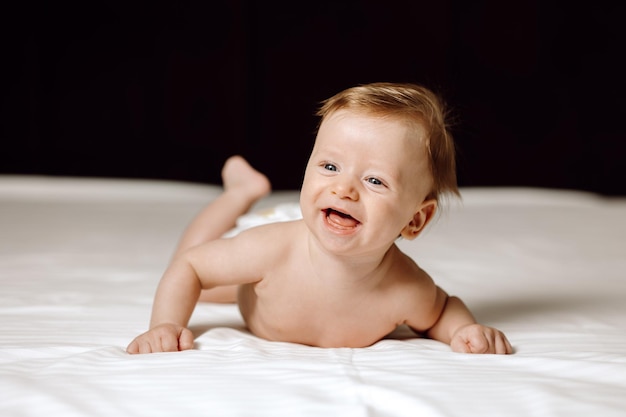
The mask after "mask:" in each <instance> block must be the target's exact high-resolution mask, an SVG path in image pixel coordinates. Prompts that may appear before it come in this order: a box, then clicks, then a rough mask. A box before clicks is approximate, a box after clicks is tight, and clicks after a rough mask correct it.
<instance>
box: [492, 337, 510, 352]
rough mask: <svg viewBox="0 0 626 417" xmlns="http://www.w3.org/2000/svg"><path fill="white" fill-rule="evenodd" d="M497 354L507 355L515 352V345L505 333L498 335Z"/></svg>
mask: <svg viewBox="0 0 626 417" xmlns="http://www.w3.org/2000/svg"><path fill="white" fill-rule="evenodd" d="M495 353H497V354H502V355H506V354H509V353H513V347H512V346H511V344H510V343H509V341H508V339H507V338H506V336H505V335H503V334H499V335H497V336H496V351H495Z"/></svg>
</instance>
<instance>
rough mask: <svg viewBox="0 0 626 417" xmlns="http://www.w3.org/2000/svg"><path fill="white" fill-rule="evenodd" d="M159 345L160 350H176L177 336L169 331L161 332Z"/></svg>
mask: <svg viewBox="0 0 626 417" xmlns="http://www.w3.org/2000/svg"><path fill="white" fill-rule="evenodd" d="M159 346H160V351H161V352H177V351H178V338H177V337H176V336H175V335H172V334H171V333H166V334H163V335H161V337H160V338H159Z"/></svg>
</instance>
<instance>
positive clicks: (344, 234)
mask: <svg viewBox="0 0 626 417" xmlns="http://www.w3.org/2000/svg"><path fill="white" fill-rule="evenodd" d="M431 187H432V177H431V174H430V169H429V165H428V156H427V151H426V145H425V131H424V130H423V128H422V127H421V126H413V125H409V124H408V123H406V122H403V121H402V120H401V119H399V118H393V117H382V116H374V115H371V114H366V113H362V112H354V111H349V110H345V109H342V110H338V111H336V112H334V113H332V114H331V115H329V116H328V117H327V118H326V119H324V121H323V122H322V125H321V126H320V129H319V132H318V134H317V138H316V141H315V146H314V148H313V151H312V152H311V156H310V159H309V162H308V164H307V167H306V171H305V176H304V181H303V184H302V190H301V194H300V205H301V207H302V214H303V218H304V221H305V222H306V224H307V226H308V227H309V230H311V233H312V235H313V236H314V237H315V238H316V240H317V241H318V242H320V244H321V245H322V247H324V248H326V249H327V250H329V251H332V252H333V253H344V252H346V253H359V254H368V253H369V252H371V251H378V252H377V253H379V251H380V250H383V251H386V250H387V249H388V248H389V247H390V246H391V245H392V244H393V242H394V241H395V240H396V239H397V237H398V236H399V235H400V234H402V235H403V236H406V237H409V238H412V237H414V236H412V237H411V236H410V235H409V234H408V231H409V230H410V229H411V228H412V227H413V228H414V227H415V216H416V215H418V217H419V215H420V213H421V212H423V211H424V207H426V206H427V207H429V209H428V210H430V209H432V212H431V213H430V214H429V215H428V216H427V217H425V218H424V220H425V221H423V222H421V224H418V225H417V227H418V228H419V229H420V230H421V229H422V228H423V226H424V224H425V223H426V222H427V221H428V220H429V219H430V217H431V216H432V213H434V208H435V207H436V203H434V201H432V200H428V201H427V200H426V196H427V195H428V194H429V192H430V190H431ZM417 223H420V221H419V220H418V222H417ZM415 236H416V234H415Z"/></svg>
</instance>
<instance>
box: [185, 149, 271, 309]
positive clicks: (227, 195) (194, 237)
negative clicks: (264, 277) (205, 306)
mask: <svg viewBox="0 0 626 417" xmlns="http://www.w3.org/2000/svg"><path fill="white" fill-rule="evenodd" d="M222 182H223V186H224V192H223V193H222V194H220V196H219V197H217V198H216V199H215V200H213V201H212V202H211V203H210V204H209V205H208V206H206V207H205V208H204V209H203V210H202V211H201V212H200V213H199V214H198V215H197V216H196V217H195V218H194V219H193V220H192V222H191V223H190V224H189V226H188V227H187V229H186V230H185V232H184V233H183V236H182V237H181V239H180V242H179V244H178V248H177V249H176V252H175V254H174V256H176V255H178V254H179V253H180V252H182V251H184V250H186V249H188V248H191V247H193V246H196V245H199V244H202V243H204V242H208V241H211V240H214V239H219V238H220V237H222V235H224V233H226V232H227V231H229V230H230V229H232V228H233V227H234V226H235V225H236V222H237V219H238V218H239V216H241V215H243V214H245V213H246V212H247V211H248V210H249V209H250V207H252V205H253V204H254V203H256V202H257V201H258V200H260V199H261V198H263V197H265V196H266V195H267V194H269V192H270V191H271V184H270V182H269V180H268V179H267V177H266V176H265V175H263V174H262V173H260V172H259V171H257V170H255V169H254V168H252V166H250V164H248V162H247V161H246V160H245V159H244V158H242V157H241V156H238V155H236V156H232V157H230V158H228V160H227V161H226V163H225V164H224V167H223V168H222ZM200 300H201V301H210V302H217V303H226V302H235V301H236V300H237V288H236V286H228V287H219V288H214V289H211V290H204V291H202V294H201V295H200Z"/></svg>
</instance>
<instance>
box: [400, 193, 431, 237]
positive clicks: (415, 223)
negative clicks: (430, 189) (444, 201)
mask: <svg viewBox="0 0 626 417" xmlns="http://www.w3.org/2000/svg"><path fill="white" fill-rule="evenodd" d="M436 211H437V200H434V199H431V200H425V201H424V202H423V203H422V204H421V205H420V206H419V209H418V211H417V212H416V213H415V214H414V215H413V219H411V221H410V222H409V224H407V225H406V226H405V227H404V229H402V231H401V232H400V235H401V236H402V237H403V238H405V239H407V240H413V239H415V238H416V237H417V236H418V235H419V234H420V233H421V232H422V230H424V228H425V227H426V225H427V224H428V223H429V222H430V221H431V220H432V219H433V217H434V216H435V212H436Z"/></svg>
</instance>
